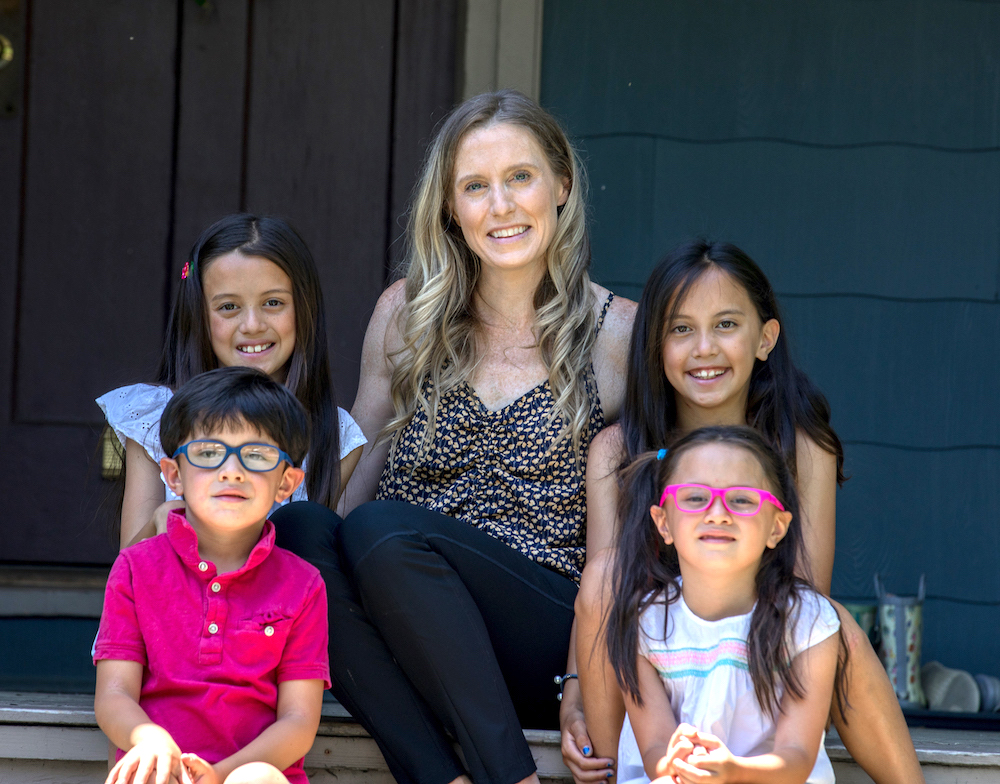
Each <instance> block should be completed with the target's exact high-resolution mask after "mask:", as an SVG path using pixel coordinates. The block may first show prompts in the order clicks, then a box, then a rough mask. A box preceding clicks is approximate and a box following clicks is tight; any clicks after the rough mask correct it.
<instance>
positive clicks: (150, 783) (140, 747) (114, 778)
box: [105, 724, 183, 784]
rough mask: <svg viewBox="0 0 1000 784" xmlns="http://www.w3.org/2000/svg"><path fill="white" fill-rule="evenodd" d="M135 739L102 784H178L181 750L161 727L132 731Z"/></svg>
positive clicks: (146, 726) (180, 771)
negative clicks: (134, 742)
mask: <svg viewBox="0 0 1000 784" xmlns="http://www.w3.org/2000/svg"><path fill="white" fill-rule="evenodd" d="M135 733H136V736H137V738H138V740H137V742H136V744H135V745H134V746H133V747H132V748H131V749H129V751H128V753H127V754H125V756H124V757H122V758H121V759H120V760H118V762H117V763H116V764H115V766H114V767H113V768H112V769H111V772H110V773H109V774H108V778H107V779H106V780H105V784H173V783H174V782H180V781H181V776H182V775H183V774H182V770H181V750H180V749H179V748H177V744H176V743H174V740H173V738H171V737H170V735H169V733H167V731H166V730H164V729H163V728H162V727H157V726H156V725H155V724H147V725H145V726H140V727H137V728H136V730H135Z"/></svg>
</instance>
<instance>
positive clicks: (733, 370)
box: [663, 269, 780, 429]
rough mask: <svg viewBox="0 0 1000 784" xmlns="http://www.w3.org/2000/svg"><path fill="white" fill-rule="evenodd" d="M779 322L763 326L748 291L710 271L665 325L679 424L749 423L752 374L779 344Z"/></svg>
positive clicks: (667, 365)
mask: <svg viewBox="0 0 1000 784" xmlns="http://www.w3.org/2000/svg"><path fill="white" fill-rule="evenodd" d="M779 331H780V330H779V326H778V322H777V321H776V320H774V319H771V320H769V321H767V322H766V323H764V324H762V323H761V321H760V317H759V316H758V315H757V310H756V308H754V306H753V303H752V302H751V301H750V297H749V295H748V294H747V292H746V291H745V290H744V289H743V287H742V286H740V285H739V284H738V283H737V282H736V281H735V280H733V278H732V277H731V276H730V275H728V274H727V273H725V272H723V271H721V270H718V269H714V270H711V271H709V272H706V273H705V274H704V275H702V276H701V277H700V278H699V279H698V280H696V281H695V282H694V283H693V284H691V287H690V288H689V289H688V291H687V294H686V295H685V297H684V300H683V301H682V302H681V304H680V307H678V308H677V313H676V314H675V316H674V318H673V319H672V320H671V321H670V323H669V324H667V325H666V328H665V335H664V339H663V369H664V372H665V374H666V376H667V380H668V381H669V382H670V385H671V386H672V387H673V388H674V394H675V395H676V401H677V412H678V418H679V423H680V424H681V425H682V427H684V428H685V429H689V428H691V427H696V426H699V425H703V424H708V422H706V421H705V418H706V417H705V414H706V411H711V412H712V416H711V422H712V423H714V424H744V423H745V414H746V400H747V395H748V393H749V389H750V374H751V373H752V372H753V368H754V363H755V362H756V361H757V360H761V361H766V360H767V357H768V355H769V354H770V352H771V349H772V348H774V345H775V343H776V342H777V340H778V333H779Z"/></svg>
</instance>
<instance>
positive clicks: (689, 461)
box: [608, 427, 842, 784]
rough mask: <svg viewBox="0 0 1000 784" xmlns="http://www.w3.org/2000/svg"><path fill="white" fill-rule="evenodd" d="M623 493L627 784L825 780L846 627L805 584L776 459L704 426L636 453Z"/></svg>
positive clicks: (620, 613) (617, 583) (618, 667)
mask: <svg viewBox="0 0 1000 784" xmlns="http://www.w3.org/2000/svg"><path fill="white" fill-rule="evenodd" d="M623 485H624V488H625V492H624V493H623V494H622V497H623V498H635V499H637V500H638V499H645V505H643V504H642V503H639V502H637V503H633V504H629V505H628V506H627V507H626V508H625V509H623V510H622V511H623V514H622V530H621V539H620V541H619V545H618V548H617V551H616V555H615V560H614V568H613V585H614V603H613V605H612V607H611V612H610V615H609V617H608V650H609V654H610V659H611V664H612V666H613V667H614V670H615V674H616V676H617V678H618V682H619V684H620V685H621V687H622V689H623V692H624V694H625V703H626V707H627V710H628V717H629V722H627V723H626V725H625V729H624V731H623V733H622V740H621V746H620V753H619V761H618V781H619V782H630V784H631V783H633V782H634V783H635V784H638V783H639V782H646V781H649V779H652V778H657V777H660V778H659V779H658V781H661V782H664V783H666V782H670V784H689V782H696V781H705V780H709V779H710V780H712V781H719V782H729V781H741V782H753V781H767V782H772V783H778V784H784V783H787V784H802V782H807V781H808V782H810V784H818V783H819V782H823V784H829V783H832V782H833V781H834V776H833V768H832V767H831V765H830V760H829V758H828V757H827V755H826V751H825V749H824V747H823V743H822V739H823V734H824V728H825V726H826V720H827V716H828V715H829V708H830V700H831V697H832V694H833V690H834V675H835V673H836V671H837V657H838V651H839V650H840V649H841V647H842V646H841V645H840V635H839V633H838V632H839V628H840V621H839V620H838V618H837V612H836V610H834V608H833V607H832V605H831V604H830V602H829V600H827V599H826V598H825V597H823V596H822V595H821V594H819V593H817V592H816V590H815V589H814V588H813V587H812V585H811V584H810V583H809V582H807V581H806V580H805V579H803V578H801V577H799V576H797V574H796V566H797V564H801V562H802V549H803V538H802V527H801V523H800V520H799V508H798V499H797V496H796V491H795V482H794V480H793V479H792V478H791V476H790V475H789V471H788V469H787V467H786V466H785V464H784V462H783V461H782V459H781V457H779V456H778V454H777V453H776V452H775V451H774V450H773V449H772V448H771V447H770V446H768V444H767V442H766V441H765V440H764V439H763V438H762V437H761V435H760V434H759V433H758V432H757V431H755V430H752V429H751V428H748V427H706V428H701V429H699V430H695V431H693V432H691V433H689V434H688V435H686V436H684V437H683V438H681V439H680V440H679V441H678V442H677V443H676V444H675V445H674V446H673V447H672V448H671V449H670V450H669V451H667V450H666V449H661V450H659V452H648V453H645V454H643V455H641V456H640V457H639V458H638V459H637V460H636V461H635V462H633V463H632V465H631V466H629V467H628V468H627V469H626V470H625V471H624V472H623ZM650 499H652V506H648V504H649V503H650ZM657 499H659V502H658V503H657ZM799 569H800V570H801V567H799ZM633 733H634V734H633Z"/></svg>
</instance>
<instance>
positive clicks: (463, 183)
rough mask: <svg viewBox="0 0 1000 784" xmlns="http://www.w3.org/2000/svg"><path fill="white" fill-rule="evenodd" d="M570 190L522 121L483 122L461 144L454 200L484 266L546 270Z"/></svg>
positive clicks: (454, 210)
mask: <svg viewBox="0 0 1000 784" xmlns="http://www.w3.org/2000/svg"><path fill="white" fill-rule="evenodd" d="M568 196H569V188H568V186H567V185H566V183H563V182H561V181H560V180H559V178H558V177H556V175H555V173H554V172H553V171H552V167H551V166H550V165H549V161H548V158H547V157H546V155H545V151H544V150H543V149H542V147H541V145H540V144H539V143H538V141H537V140H536V139H535V137H534V135H533V134H532V133H531V132H530V131H528V130H526V129H524V128H521V127H520V126H517V125H514V124H512V123H497V124H495V125H487V126H485V127H482V128H477V129H475V130H472V131H470V132H469V133H467V134H466V135H465V137H464V138H463V139H462V141H461V143H460V144H459V146H458V153H457V155H456V157H455V173H454V186H453V188H452V194H451V198H450V199H449V202H448V203H449V206H450V208H451V212H452V219H453V220H454V221H455V223H457V224H458V225H459V226H460V227H461V229H462V236H463V237H464V238H465V241H466V243H467V244H468V246H469V248H470V249H471V250H472V252H473V253H475V254H476V256H477V257H478V258H479V260H480V262H481V263H482V265H483V268H484V270H486V269H507V270H513V269H526V268H536V269H537V270H540V269H541V268H542V267H541V265H542V263H543V262H544V259H545V254H546V252H547V251H548V249H549V245H550V244H551V243H552V238H553V237H554V236H555V233H556V224H557V222H558V218H559V215H558V208H559V207H560V206H561V205H563V204H565V203H566V199H567V197H568Z"/></svg>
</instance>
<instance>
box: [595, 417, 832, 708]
mask: <svg viewBox="0 0 1000 784" xmlns="http://www.w3.org/2000/svg"><path fill="white" fill-rule="evenodd" d="M705 444H729V445H732V446H734V447H736V448H738V449H744V450H746V451H747V452H749V453H750V454H752V455H753V456H754V458H756V460H757V462H758V463H760V466H761V468H762V469H763V471H764V476H765V478H766V480H767V484H768V487H767V489H768V490H770V491H771V492H772V493H774V494H775V495H776V496H777V497H778V500H780V501H781V503H782V506H784V507H785V510H786V511H788V512H791V513H792V520H791V522H790V523H789V526H788V531H787V533H786V534H785V536H784V538H782V540H781V541H780V542H778V544H777V546H776V547H775V548H774V549H765V550H764V553H763V555H762V557H761V562H760V566H759V568H758V569H757V578H756V591H757V604H756V606H755V607H754V611H753V615H752V616H751V619H750V632H749V635H748V638H747V658H748V664H749V670H750V678H751V680H752V681H753V686H754V694H755V696H756V697H757V702H758V704H759V705H760V706H761V708H762V710H764V711H765V712H767V713H770V714H771V715H772V716H774V715H776V713H777V712H778V710H779V703H778V694H779V686H780V687H781V690H783V691H784V692H787V693H791V694H793V695H794V696H795V697H798V698H800V699H801V698H802V697H803V696H804V694H805V692H804V691H803V688H802V684H801V683H800V681H799V679H798V678H797V677H796V675H795V672H794V671H793V670H792V659H791V657H790V655H789V651H788V645H787V634H786V632H787V630H788V629H790V628H791V627H792V626H794V624H795V622H796V618H797V613H798V612H799V611H800V610H801V608H802V595H803V592H804V591H813V592H814V593H817V598H818V600H819V601H821V602H824V601H827V600H826V599H825V598H823V597H822V596H819V594H818V592H816V591H815V589H814V588H813V587H812V585H811V584H810V582H809V581H808V580H806V579H803V578H802V577H800V576H798V575H797V574H796V564H799V571H800V572H801V571H802V565H803V564H805V563H806V561H805V558H804V557H803V555H804V543H803V538H802V524H801V522H800V519H799V501H798V495H797V493H796V490H795V480H794V478H793V477H792V475H791V472H790V471H789V469H788V467H787V466H786V464H785V462H784V460H782V458H781V456H780V454H779V453H778V452H777V451H776V450H775V449H774V448H772V447H771V446H770V445H769V444H768V443H767V441H766V440H765V439H764V437H763V436H762V435H761V434H760V433H759V432H758V431H756V430H754V429H752V428H749V427H732V426H726V427H721V426H714V427H703V428H699V429H697V430H694V431H692V432H690V433H688V434H687V435H685V436H683V437H682V438H680V439H679V440H678V441H676V443H674V444H673V445H671V447H670V449H669V451H668V452H667V453H666V455H665V456H664V457H663V458H662V459H659V454H658V453H657V452H645V453H643V454H640V455H639V456H638V457H637V458H636V459H635V460H634V461H633V462H632V463H631V464H630V465H629V466H628V467H627V468H625V469H624V471H623V472H622V478H623V483H624V487H625V492H623V493H622V495H621V496H620V500H619V518H618V519H619V520H620V521H621V526H622V527H621V534H620V539H619V542H618V547H617V548H616V550H615V559H614V566H613V572H612V580H613V582H612V585H613V594H614V600H613V603H612V605H611V609H610V611H609V614H608V633H607V645H608V656H609V658H610V661H611V665H612V666H613V667H614V670H615V674H616V676H617V677H618V682H619V684H620V685H621V687H622V689H625V690H627V691H628V692H629V693H630V694H631V696H632V698H633V699H634V700H635V701H636V702H637V703H639V704H640V705H641V704H642V697H641V695H640V694H639V678H638V671H637V668H636V653H637V651H638V650H639V648H638V644H639V617H640V616H641V615H642V613H643V611H644V610H645V609H646V608H648V607H649V606H650V605H652V604H654V603H656V602H663V603H665V604H667V605H668V606H669V605H670V604H672V603H673V602H675V601H677V598H678V597H679V596H680V576H681V572H680V565H679V563H678V558H677V551H676V549H675V548H674V546H673V545H667V544H665V543H664V541H663V539H662V537H661V536H660V534H659V532H658V531H657V530H656V526H655V525H654V523H653V520H652V516H651V515H650V513H649V508H650V505H651V504H653V503H655V502H656V500H657V499H658V498H659V497H660V493H661V492H662V490H663V488H664V487H665V486H666V485H667V484H669V483H670V479H671V478H672V477H673V473H674V469H675V468H676V466H677V462H678V460H679V459H680V457H681V456H682V455H683V454H684V453H685V452H689V451H690V450H692V449H695V448H697V447H699V446H702V445H705ZM807 572H808V570H806V573H807ZM663 635H664V639H666V637H667V629H666V628H664V630H663ZM840 647H841V654H840V655H841V662H842V663H843V662H845V661H846V656H847V647H846V645H845V644H844V641H843V637H842V636H841V646H840ZM845 669H846V668H845V667H843V666H841V667H840V670H839V675H838V679H837V684H836V692H837V699H838V700H839V704H840V705H841V706H844V705H846V704H847V702H846V695H845V693H844V677H845Z"/></svg>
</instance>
